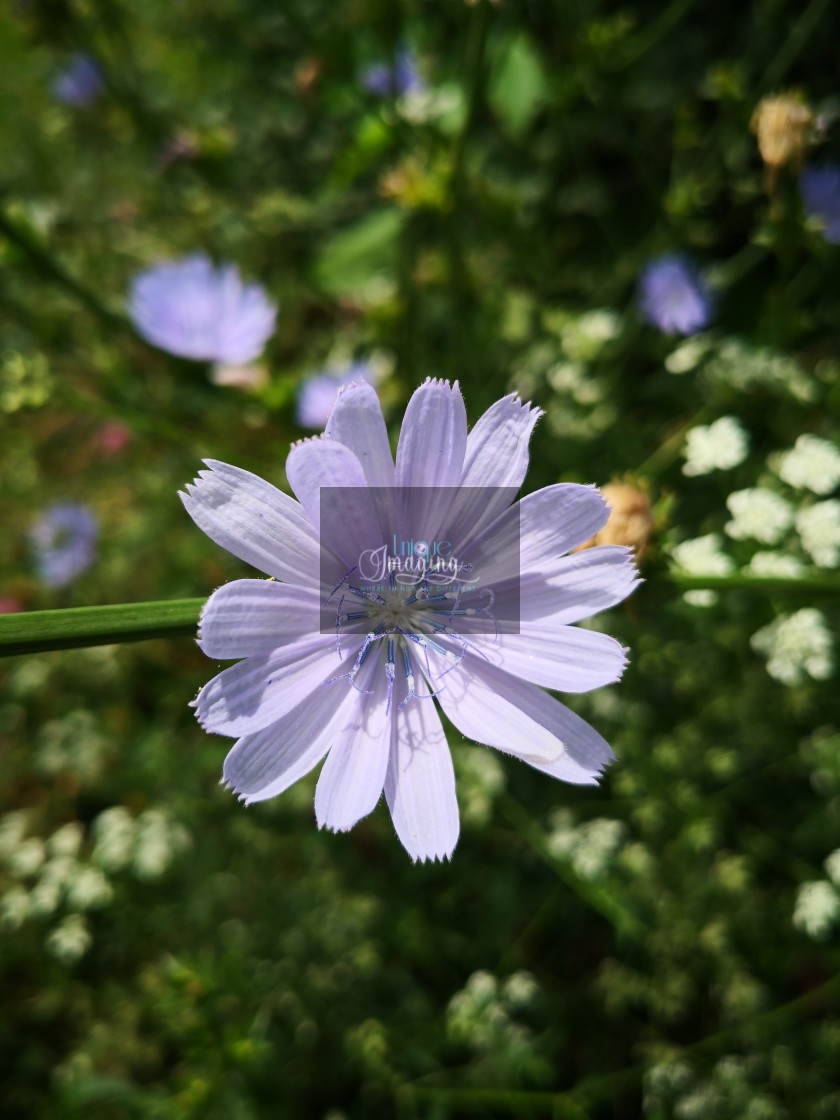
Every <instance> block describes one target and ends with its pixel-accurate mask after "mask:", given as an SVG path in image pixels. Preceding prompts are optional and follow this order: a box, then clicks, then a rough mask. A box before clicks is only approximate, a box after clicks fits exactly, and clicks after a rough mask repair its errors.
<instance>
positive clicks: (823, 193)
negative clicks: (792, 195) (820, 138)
mask: <svg viewBox="0 0 840 1120" xmlns="http://www.w3.org/2000/svg"><path fill="white" fill-rule="evenodd" d="M799 189H800V191H801V193H802V204H803V206H804V207H805V213H806V214H807V215H808V217H809V218H817V219H818V220H819V221H820V222H821V223H822V225H823V226H824V227H825V228H824V229H823V237H824V238H825V239H826V241H828V242H830V243H831V244H832V245H840V164H837V163H825V164H823V165H822V166H821V167H806V168H805V170H804V171H803V172H802V175H801V176H800V178H799Z"/></svg>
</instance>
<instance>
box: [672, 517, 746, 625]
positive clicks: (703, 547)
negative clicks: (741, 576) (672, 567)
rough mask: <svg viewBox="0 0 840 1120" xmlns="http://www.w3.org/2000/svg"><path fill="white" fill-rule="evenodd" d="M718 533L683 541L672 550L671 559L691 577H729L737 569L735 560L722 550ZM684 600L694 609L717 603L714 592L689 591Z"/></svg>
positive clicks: (680, 569)
mask: <svg viewBox="0 0 840 1120" xmlns="http://www.w3.org/2000/svg"><path fill="white" fill-rule="evenodd" d="M721 543H722V542H721V538H720V537H719V536H718V534H717V533H707V534H706V535H705V536H703V537H695V538H694V539H693V540H688V541H681V542H680V544H676V545H674V546H673V548H672V549H671V559H672V560H673V561H674V563H675V564H676V566H677V568H678V570H679V571H681V572H685V574H686V575H690V576H728V575H729V574H730V572H732V571H733V569H734V568H735V564H734V562H733V560H732V559H731V558H730V557H729V556H727V555H726V553H725V552H724V551H723V550H722V548H721ZM683 599H685V601H686V602H687V603H690V604H691V606H693V607H710V606H712V604H713V603H715V602H717V595H716V594H715V593H714V591H705V590H698V591H687V592H686V593H685V595H683Z"/></svg>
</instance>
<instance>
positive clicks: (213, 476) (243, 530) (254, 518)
mask: <svg viewBox="0 0 840 1120" xmlns="http://www.w3.org/2000/svg"><path fill="white" fill-rule="evenodd" d="M205 462H206V464H207V466H208V467H209V468H210V470H207V471H199V475H198V478H197V479H196V480H195V482H193V483H191V484H190V485H188V486H186V487H185V491H186V492H185V493H181V494H180V498H181V501H182V502H183V503H184V506H185V508H186V510H187V513H188V514H189V515H190V517H191V518H192V519H193V521H194V522H195V523H196V525H198V527H199V529H201V530H203V531H204V532H205V533H206V534H207V536H208V537H210V539H211V540H213V541H215V542H216V544H218V545H221V547H222V548H224V549H227V551H228V552H230V553H232V554H233V555H234V556H237V557H238V558H239V559H240V560H244V561H245V563H246V564H252V565H253V566H254V567H255V568H259V570H260V571H262V572H266V573H267V574H268V575H270V576H275V577H276V578H277V579H282V580H286V581H287V582H288V583H294V584H299V585H302V586H304V587H305V586H309V587H315V586H316V585H317V580H318V556H319V553H318V541H317V538H316V535H315V532H314V531H313V528H312V525H311V524H310V522H309V520H308V518H307V517H306V515H305V513H304V512H303V510H302V509H301V508H300V506H299V505H298V503H297V502H296V501H294V499H293V498H290V497H289V496H288V494H284V493H282V491H280V490H278V489H277V487H276V486H272V485H271V483H270V482H266V481H265V479H262V478H259V477H258V476H257V475H255V474H251V472H250V471H244V470H242V469H241V468H240V467H232V466H229V465H228V464H227V463H219V462H217V461H216V460H215V459H206V460H205Z"/></svg>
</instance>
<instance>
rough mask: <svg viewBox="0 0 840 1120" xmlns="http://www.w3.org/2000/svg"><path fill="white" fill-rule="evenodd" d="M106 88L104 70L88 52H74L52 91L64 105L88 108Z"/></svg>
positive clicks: (57, 76)
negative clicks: (103, 76)
mask: <svg viewBox="0 0 840 1120" xmlns="http://www.w3.org/2000/svg"><path fill="white" fill-rule="evenodd" d="M104 89H105V82H104V80H103V78H102V71H101V70H100V69H99V67H98V66H97V64H96V63H95V62H94V60H93V59H92V58H91V57H90V55H88V54H74V55H73V57H72V58H71V59H70V61H69V62H68V63H67V65H66V66H65V67H64V69H63V70H62V71H61V72H60V73H59V74H57V75H56V78H55V80H54V82H53V87H52V92H53V97H54V98H55V99H56V101H60V102H61V104H62V105H73V106H74V107H75V108H77V109H88V108H90V106H91V105H92V104H93V103H94V101H96V99H97V98H98V97H99V95H100V94H101V93H102V91H103V90H104Z"/></svg>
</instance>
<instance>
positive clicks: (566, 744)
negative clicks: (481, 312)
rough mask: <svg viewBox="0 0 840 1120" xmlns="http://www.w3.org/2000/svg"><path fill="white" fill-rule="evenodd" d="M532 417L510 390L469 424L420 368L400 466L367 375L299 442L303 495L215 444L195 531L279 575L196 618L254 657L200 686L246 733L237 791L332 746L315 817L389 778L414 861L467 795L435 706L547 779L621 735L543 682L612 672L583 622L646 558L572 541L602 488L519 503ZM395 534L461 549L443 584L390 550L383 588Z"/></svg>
mask: <svg viewBox="0 0 840 1120" xmlns="http://www.w3.org/2000/svg"><path fill="white" fill-rule="evenodd" d="M540 415H541V414H540V412H539V410H538V409H534V408H532V407H531V406H530V405H523V404H522V403H521V402H520V401H519V399H518V398H517V397H516V396H508V397H505V398H504V399H502V400H500V401H498V402H497V403H496V404H495V405H493V406H492V407H491V408H490V409H489V410H488V411H487V412H486V413H485V414H484V415H483V416H482V417H481V419H480V420H479V421H478V423H477V424H476V425H475V427H474V428H473V429H472V431H471V432H469V433H468V432H467V417H466V410H465V408H464V401H463V399H462V397H461V393H460V390H459V388H458V385H457V382H456V383H455V384H454V385H450V384H449V383H447V382H444V381H433V380H430V381H427V382H426V383H425V384H424V385H422V386H421V387H420V388H419V389H418V390H417V391H416V392H415V393H414V395H413V397H412V398H411V401H410V402H409V405H408V408H407V410H406V414H405V418H404V420H403V424H402V431H401V434H400V440H399V445H398V448H397V454H396V465H395V463H394V458H393V456H392V454H391V449H390V445H389V442H388V435H387V431H386V428H385V422H384V420H383V417H382V410H381V408H380V406H379V401H378V399H377V396H376V393H375V392H374V390H373V389H372V388H371V387H370V386H369V385H366V384H364V383H354V384H352V385H350V386H348V387H346V388H345V389H343V390H342V391H341V393H340V394H339V397H338V400H337V401H336V404H335V407H334V409H333V412H332V415H331V416H330V419H329V423H328V424H327V429H326V432H325V433H324V435H323V436H320V437H314V438H310V439H307V440H304V441H302V442H300V443H298V444H296V445H294V446H293V447H292V450H291V452H290V454H289V457H288V459H287V462H286V474H287V477H288V480H289V484H290V486H291V488H292V490H293V491H294V493H295V495H296V497H297V499H298V500H297V501H295V500H294V499H293V498H291V497H289V496H288V495H286V494H284V493H282V492H281V491H280V490H277V489H276V488H275V487H274V486H272V485H271V484H270V483H268V482H265V481H264V480H263V479H261V478H258V477H257V476H256V475H253V474H250V473H249V472H248V471H245V470H242V469H240V468H238V467H233V466H228V465H226V464H225V463H220V462H217V461H214V460H208V461H207V467H208V468H209V469H207V470H204V471H201V472H199V476H198V478H197V479H196V480H195V481H194V482H193V483H192V484H191V485H189V486H187V487H186V492H185V493H182V494H181V498H182V500H183V502H184V505H185V507H186V509H187V511H188V513H189V514H190V516H191V517H192V518H193V520H194V521H195V522H196V524H197V525H198V526H199V528H201V529H202V530H203V531H204V532H205V533H207V535H208V536H209V537H211V538H212V539H213V540H214V541H215V542H216V543H217V544H219V545H221V546H222V547H223V548H226V549H227V550H228V551H229V552H232V553H233V554H234V555H235V556H237V557H239V558H240V559H241V560H244V561H246V562H247V563H249V564H252V565H253V566H254V567H256V568H258V569H260V570H261V571H263V572H265V573H266V574H267V575H268V576H270V577H271V579H269V580H259V579H241V580H236V581H234V582H232V583H229V584H227V585H225V586H224V587H221V588H219V590H218V591H216V592H215V593H214V594H213V595H212V596H211V597H210V599H209V600H208V602H207V604H206V605H205V607H204V610H203V611H202V615H201V621H200V626H199V644H200V646H201V648H202V650H203V651H204V652H205V653H206V654H207V655H208V656H209V657H213V658H220V659H225V658H244V660H242V661H240V662H239V663H238V664H236V665H234V666H231V667H229V668H227V669H225V670H224V671H223V672H221V673H220V674H219V675H218V676H216V677H214V678H213V680H211V681H210V682H209V683H208V684H207V685H205V687H204V688H202V689H201V691H200V692H199V694H198V697H197V698H196V700H195V701H194V705H195V707H196V709H197V716H198V720H199V722H200V723H201V724H202V726H203V727H204V728H205V729H206V730H208V731H211V732H214V733H217V734H220V735H229V736H235V737H237V742H236V744H235V745H234V746H233V748H232V750H231V751H230V753H229V754H228V756H227V759H226V761H225V764H224V771H223V781H224V783H225V784H226V785H227V786H228V787H229V788H231V789H233V790H234V792H236V793H237V794H238V795H239V797H240V798H241V800H243V801H244V802H245V803H246V804H250V803H251V802H255V801H262V800H265V799H266V798H269V797H274V796H276V795H277V794H279V793H282V792H283V791H284V790H285V789H287V788H288V787H289V786H291V785H292V784H293V783H294V782H296V781H297V780H298V779H299V778H301V777H303V776H304V775H305V774H307V773H308V772H309V771H310V770H312V769H313V768H314V767H315V766H316V765H317V764H318V763H319V762H320V761H321V760H322V759H323V758H324V756H325V755H326V761H325V762H324V765H323V768H322V770H321V773H320V776H319V779H318V784H317V789H316V793H315V815H316V818H317V821H318V824H319V826H320V827H326V828H330V829H332V830H334V831H344V830H347V829H350V828H352V827H353V825H355V824H356V823H357V822H358V821H359V820H361V819H362V818H363V817H365V816H366V815H367V814H368V813H370V812H371V811H372V810H373V808H374V807H375V805H376V804H377V802H378V801H379V798H380V795H381V794H382V792H383V790H384V792H385V798H386V800H387V803H388V807H389V809H390V812H391V817H392V819H393V823H394V826H395V828H396V831H397V834H398V836H399V838H400V840H401V841H402V843H403V845H404V846H405V848H406V849H407V851H408V852H409V854H410V855H411V857H412V859H414V860H427V859H443V858H445V857H448V856H450V855H451V854H452V851H453V849H454V847H455V844H456V842H457V839H458V831H459V820H458V803H457V800H456V793H455V777H454V771H453V767H452V758H451V755H450V750H449V747H448V745H447V742H446V738H445V735H444V730H443V727H442V725H441V720H440V717H439V715H438V711H437V705H438V704H439V705H440V708H441V709H442V710H443V712H444V714H445V715H446V716H447V717H448V718H449V719H450V720H451V722H452V723H453V724H454V725H455V727H456V728H457V729H458V730H459V731H460V732H461V734H462V735H464V736H466V737H467V738H468V739H472V740H475V741H477V742H478V743H483V744H486V745H487V746H490V747H495V748H497V749H498V750H500V751H503V752H504V753H507V754H511V755H513V756H515V757H516V758H519V759H522V760H523V761H524V762H526V763H528V764H529V765H530V766H533V767H535V768H536V769H537V770H541V771H542V772H543V773H546V774H548V775H550V776H551V777H555V778H560V779H563V780H564V781H568V782H572V783H575V784H581V785H591V784H594V783H596V782H597V780H598V777H599V775H600V773H601V771H602V770H603V769H604V768H605V767H606V765H607V764H608V763H609V762H610V760H611V759H612V758H613V757H614V756H613V753H612V751H611V750H610V747H609V745H608V744H607V743H606V741H605V740H604V739H603V738H602V737H601V736H600V735H599V734H598V733H597V732H596V731H595V730H594V729H593V728H591V727H590V726H589V725H588V724H587V723H585V722H584V721H583V720H582V719H581V718H580V717H579V716H577V715H575V714H574V713H573V712H571V711H570V710H569V709H568V708H566V707H565V706H564V705H563V704H561V703H560V702H559V701H558V700H556V699H554V698H553V697H552V696H551V695H549V693H548V692H547V691H545V689H558V690H562V691H566V692H587V691H589V690H591V689H593V688H598V687H600V686H601V685H606V684H609V683H611V682H613V681H615V680H617V679H618V678H619V676H620V675H621V673H622V671H623V669H624V665H625V662H626V651H625V650H624V649H623V648H622V647H621V646H620V645H619V644H618V642H616V641H615V640H614V639H612V638H610V637H608V636H607V635H605V634H601V633H598V632H596V631H592V630H587V629H579V628H578V627H576V626H574V625H573V623H575V622H578V621H580V620H581V619H583V618H585V617H587V616H589V615H591V614H594V613H596V612H598V611H601V610H603V609H604V608H606V607H610V606H612V605H613V604H615V603H617V602H619V601H621V600H622V599H624V598H625V596H627V595H628V594H629V593H630V591H631V590H632V589H633V587H634V586H635V585H636V583H637V573H636V570H635V568H634V566H633V563H632V559H631V550H630V549H627V548H623V547H618V546H599V547H595V548H590V549H587V550H585V551H582V552H577V553H574V554H570V550H571V549H573V548H574V547H575V546H576V545H579V544H581V543H582V542H583V541H585V540H588V539H589V538H590V537H592V536H594V534H595V533H596V532H598V530H599V529H601V528H602V527H603V526H604V524H605V523H606V520H607V516H608V509H609V507H608V506H607V504H606V502H605V501H604V500H603V499H602V497H601V495H600V494H599V492H598V490H597V489H596V488H595V487H593V486H581V485H576V484H571V483H569V484H560V485H556V486H549V487H547V488H546V489H544V490H540V491H537V492H536V493H533V494H529V495H528V496H527V497H525V498H523V499H522V500H521V501H519V502H516V501H515V500H514V499H515V496H516V493H517V491H518V489H519V487H520V485H521V484H522V482H523V480H524V478H525V473H526V470H527V465H528V442H529V439H530V436H531V432H532V430H533V428H534V425H535V423H536V421H537V420H538V418H539V416H540ZM511 525H513V526H514V527H515V528H516V530H517V531H516V535H515V536H514V537H511V536H510V533H509V531H508V530H509V529H510V527H511ZM392 535H393V537H394V542H393V550H392V552H393V555H394V556H395V555H396V554H397V553H398V552H404V546H405V544H406V542H407V541H409V542H410V543H411V545H412V546H413V551H414V554H415V555H416V556H426V557H429V556H431V555H433V554H435V553H436V552H437V553H439V554H441V555H443V552H444V551H445V550H444V548H443V546H444V545H449V546H450V548H449V554H450V556H452V555H456V554H462V555H466V556H469V558H470V563H469V564H464V565H462V566H461V567H460V569H458V566H457V565H456V566H455V570H457V571H459V573H460V576H461V578H454V577H453V581H452V582H447V579H448V576H445V575H444V576H442V577H441V580H440V581H437V580H434V579H433V576H432V572H431V569H427V570H426V571H425V572H424V573H423V577H422V579H421V580H418V578H416V577H415V578H414V580H413V582H412V580H411V577H408V583H407V586H403V585H402V583H403V581H401V579H400V576H401V575H402V574H403V573H402V572H401V571H400V572H399V574H395V569H394V567H393V566H392V564H391V561H390V560H389V564H388V573H389V574H388V575H387V576H385V577H384V579H383V580H382V581H381V582H380V583H379V585H378V587H377V584H376V582H374V583H369V582H365V581H368V580H371V579H373V580H374V581H375V580H376V578H377V576H376V573H372V572H370V571H364V570H363V567H364V566H365V565H367V562H368V559H369V555H370V553H371V551H373V552H374V553H376V554H379V553H380V552H381V551H382V549H381V548H380V547H379V543H380V542H382V541H383V540H384V541H386V542H390V538H391V536H392ZM397 535H399V538H400V540H399V544H398V541H397V539H396V537H397ZM511 541H513V542H514V543H513V548H512V549H511V547H510V545H511ZM462 546H463V547H462ZM382 547H383V548H385V549H386V550H390V549H391V544H390V543H388V544H387V545H386V546H382ZM392 559H393V557H392ZM363 561H364V565H363ZM511 561H513V565H512V566H511ZM384 570H385V568H384V566H383V567H382V568H380V576H381V573H382V572H383V571H384ZM479 577H480V578H479ZM473 581H478V582H479V583H480V584H481V589H480V590H478V591H472V590H469V589H468V586H467V585H468V584H470V583H472V582H473ZM491 585H492V586H491ZM462 587H463V590H462ZM488 589H489V590H488ZM508 608H510V609H508ZM512 622H516V625H511V623H512Z"/></svg>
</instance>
